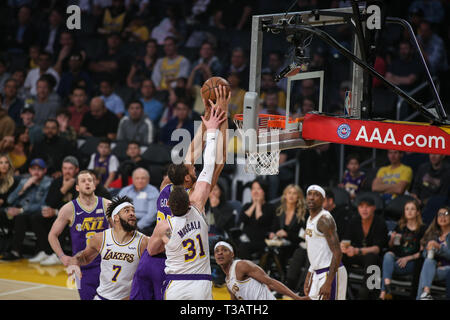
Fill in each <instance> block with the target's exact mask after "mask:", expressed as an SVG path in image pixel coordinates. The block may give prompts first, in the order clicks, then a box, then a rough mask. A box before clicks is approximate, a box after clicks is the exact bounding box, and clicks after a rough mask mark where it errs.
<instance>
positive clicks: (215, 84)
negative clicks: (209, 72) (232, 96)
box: [201, 77, 231, 103]
mask: <svg viewBox="0 0 450 320" xmlns="http://www.w3.org/2000/svg"><path fill="white" fill-rule="evenodd" d="M219 85H222V86H225V90H226V94H227V95H228V93H229V92H230V90H231V89H230V84H229V83H228V81H227V80H225V79H224V78H222V77H211V78H209V79H208V80H206V81H205V83H204V84H203V86H202V89H201V93H202V98H203V99H205V101H209V100H211V101H212V102H214V103H215V102H216V92H215V90H214V88H217V89H219Z"/></svg>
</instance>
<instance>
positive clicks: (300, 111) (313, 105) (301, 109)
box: [293, 97, 318, 117]
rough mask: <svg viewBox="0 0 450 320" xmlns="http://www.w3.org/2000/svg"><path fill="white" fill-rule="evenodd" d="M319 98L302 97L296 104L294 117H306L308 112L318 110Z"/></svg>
mask: <svg viewBox="0 0 450 320" xmlns="http://www.w3.org/2000/svg"><path fill="white" fill-rule="evenodd" d="M317 110H318V105H317V100H316V99H314V98H312V97H301V98H300V100H298V102H297V103H295V105H294V109H293V113H294V117H304V116H305V115H306V114H307V113H308V112H311V111H317Z"/></svg>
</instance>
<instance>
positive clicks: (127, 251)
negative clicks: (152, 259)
mask: <svg viewBox="0 0 450 320" xmlns="http://www.w3.org/2000/svg"><path fill="white" fill-rule="evenodd" d="M112 230H113V229H112V228H110V229H107V230H105V232H104V233H103V243H102V248H101V250H100V255H101V258H102V261H101V264H100V285H99V286H98V288H97V294H98V295H99V296H100V297H103V298H104V299H108V300H121V299H125V298H128V297H129V296H130V291H131V283H132V281H133V276H134V273H135V271H136V268H137V267H138V264H139V260H140V258H141V254H140V249H139V248H140V246H141V241H142V239H144V235H143V234H142V233H140V232H138V231H135V232H134V235H133V237H132V238H131V240H130V241H128V243H124V244H120V243H118V242H117V241H116V240H115V239H114V235H113V232H112Z"/></svg>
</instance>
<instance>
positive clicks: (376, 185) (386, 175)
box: [372, 150, 413, 202]
mask: <svg viewBox="0 0 450 320" xmlns="http://www.w3.org/2000/svg"><path fill="white" fill-rule="evenodd" d="M387 156H388V159H389V162H390V165H388V166H384V167H381V168H380V169H378V171H377V175H376V178H375V179H374V180H373V182H372V191H373V192H379V193H381V194H382V197H383V199H384V201H385V202H389V201H390V200H392V199H394V198H395V197H397V196H398V195H402V194H404V193H405V191H406V190H408V189H409V186H410V184H411V182H412V177H413V172H412V169H411V168H410V167H409V166H406V165H404V164H403V163H401V160H402V157H403V152H402V151H398V150H388V152H387Z"/></svg>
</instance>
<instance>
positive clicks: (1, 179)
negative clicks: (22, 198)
mask: <svg viewBox="0 0 450 320" xmlns="http://www.w3.org/2000/svg"><path fill="white" fill-rule="evenodd" d="M19 181H20V177H19V176H16V175H15V174H14V167H13V164H12V162H11V159H10V158H9V156H8V155H7V154H6V153H0V228H2V229H3V230H8V232H7V234H6V237H4V241H6V239H8V240H10V239H11V238H12V232H13V229H14V222H13V221H12V220H11V219H9V218H8V216H7V215H6V210H7V209H8V205H9V204H8V202H7V199H8V196H9V194H10V193H11V192H12V191H13V190H14V189H16V187H17V186H18V184H19ZM0 250H2V252H0V254H3V251H5V250H8V248H7V247H6V246H3V247H2V248H1V249H0Z"/></svg>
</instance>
